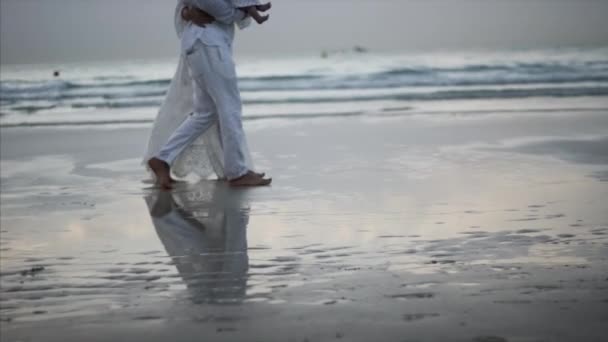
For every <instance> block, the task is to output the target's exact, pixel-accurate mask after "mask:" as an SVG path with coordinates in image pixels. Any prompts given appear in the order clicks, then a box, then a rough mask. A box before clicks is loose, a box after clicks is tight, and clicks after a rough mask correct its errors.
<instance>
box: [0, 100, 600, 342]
mask: <svg viewBox="0 0 608 342" xmlns="http://www.w3.org/2000/svg"><path fill="white" fill-rule="evenodd" d="M392 114H394V113H392ZM406 114H407V113H404V115H391V116H390V117H389V116H386V117H383V118H377V117H373V116H369V117H368V116H360V117H354V118H338V119H315V120H307V121H304V120H297V121H289V120H275V121H270V120H268V121H264V122H257V121H253V122H247V123H246V129H247V130H248V134H249V137H250V144H251V147H252V150H253V152H254V159H255V160H256V164H257V166H258V167H259V169H260V170H263V171H266V172H268V173H269V174H270V175H272V176H273V178H274V183H273V185H272V187H269V188H264V189H251V190H234V189H229V188H227V187H225V186H224V185H223V184H221V183H218V182H215V181H200V182H191V183H185V184H180V185H179V186H178V187H177V189H176V190H175V191H173V193H160V192H158V191H156V190H154V189H153V188H151V185H150V184H149V183H147V182H144V181H143V180H144V179H145V178H146V175H145V174H144V172H143V171H142V169H141V168H140V166H139V162H140V160H139V156H140V154H141V152H142V151H143V143H144V142H145V139H146V136H147V129H148V128H147V127H139V126H132V127H125V126H121V127H104V126H100V127H96V128H95V127H88V128H83V127H76V128H68V129H65V128H6V129H2V131H1V132H0V139H1V152H2V155H1V156H2V164H1V177H2V179H1V186H2V194H1V196H2V197H1V200H2V201H1V209H2V211H1V214H2V215H1V227H2V228H1V229H2V231H1V239H0V243H1V245H0V252H1V256H2V258H1V259H0V266H1V278H0V285H1V292H0V294H1V297H0V304H1V305H0V319H1V321H0V324H1V327H0V328H1V330H0V331H1V332H0V334H1V337H2V341H137V340H145V341H167V340H170V341H201V340H204V341H216V340H217V341H298V342H302V341H310V342H312V341H334V340H343V341H372V340H374V341H485V342H494V341H604V340H605V338H606V329H605V323H606V322H607V321H608V210H606V208H607V206H606V200H607V199H608V135H606V132H608V112H606V110H584V111H581V112H573V111H571V110H568V111H563V112H560V111H558V110H555V111H550V112H546V111H539V112H534V111H531V112H525V113H517V112H507V113H499V114H487V113H486V114H484V115H476V114H470V115H467V114H466V113H464V114H463V113H460V114H458V115H426V116H422V115H411V116H410V115H406Z"/></svg>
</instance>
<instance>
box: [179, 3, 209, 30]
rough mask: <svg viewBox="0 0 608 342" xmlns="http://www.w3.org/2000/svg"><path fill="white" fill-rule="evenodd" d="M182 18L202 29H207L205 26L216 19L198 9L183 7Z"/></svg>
mask: <svg viewBox="0 0 608 342" xmlns="http://www.w3.org/2000/svg"><path fill="white" fill-rule="evenodd" d="M181 17H182V19H183V20H185V21H191V22H193V23H194V24H196V25H198V26H201V27H205V25H207V24H211V23H213V22H214V21H215V18H213V17H212V16H211V15H209V13H207V12H205V11H203V10H201V9H199V8H196V7H187V6H185V7H183V8H182V9H181Z"/></svg>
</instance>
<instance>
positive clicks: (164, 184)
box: [148, 157, 175, 190]
mask: <svg viewBox="0 0 608 342" xmlns="http://www.w3.org/2000/svg"><path fill="white" fill-rule="evenodd" d="M148 166H149V167H150V169H151V170H152V171H153V172H154V174H155V175H156V184H158V186H159V187H160V188H161V189H163V190H170V189H173V185H172V183H173V182H175V181H174V180H173V179H171V172H170V169H169V164H167V163H166V162H164V161H162V160H160V159H158V158H156V157H154V158H152V159H150V160H148Z"/></svg>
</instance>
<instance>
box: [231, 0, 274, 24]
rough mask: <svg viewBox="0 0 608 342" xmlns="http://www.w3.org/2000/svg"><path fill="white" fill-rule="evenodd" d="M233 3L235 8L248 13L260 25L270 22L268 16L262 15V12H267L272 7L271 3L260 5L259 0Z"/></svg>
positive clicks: (238, 0) (242, 0)
mask: <svg viewBox="0 0 608 342" xmlns="http://www.w3.org/2000/svg"><path fill="white" fill-rule="evenodd" d="M232 3H233V5H234V6H235V7H237V8H240V9H242V10H244V11H245V12H247V14H249V15H250V16H251V17H252V18H253V19H254V20H255V21H256V22H257V23H258V24H262V23H263V22H265V21H266V20H268V15H262V14H260V12H266V11H268V10H269V9H270V8H271V7H272V4H271V3H270V2H269V3H267V4H260V3H259V2H258V0H232Z"/></svg>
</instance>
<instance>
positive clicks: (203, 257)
mask: <svg viewBox="0 0 608 342" xmlns="http://www.w3.org/2000/svg"><path fill="white" fill-rule="evenodd" d="M244 196H245V193H244V192H243V191H239V190H234V189H230V188H228V187H226V186H225V185H223V184H221V183H216V182H200V183H199V184H195V185H189V186H187V188H185V189H181V188H180V189H178V190H177V191H174V192H166V191H155V192H153V193H151V194H149V195H148V196H146V203H147V204H148V208H149V210H150V216H151V218H152V222H153V223H154V227H155V228H156V232H157V234H158V237H159V238H160V240H161V241H162V243H163V245H164V246H165V249H166V250H167V254H168V255H169V256H170V257H171V258H172V259H173V262H174V264H175V266H176V267H177V270H178V272H179V274H180V276H181V277H182V279H183V280H184V282H185V284H186V286H187V288H188V290H189V292H190V296H191V299H192V301H193V302H195V303H213V304H236V303H240V302H241V301H242V300H243V298H244V297H245V293H246V288H247V270H248V267H249V259H248V256H247V234H246V228H247V223H248V221H249V208H248V207H247V206H246V204H245V202H246V201H245V199H244Z"/></svg>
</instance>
